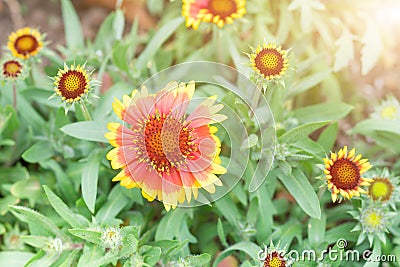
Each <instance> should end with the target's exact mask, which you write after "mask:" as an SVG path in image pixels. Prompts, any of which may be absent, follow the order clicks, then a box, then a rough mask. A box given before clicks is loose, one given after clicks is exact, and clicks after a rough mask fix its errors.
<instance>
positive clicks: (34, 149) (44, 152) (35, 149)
mask: <svg viewBox="0 0 400 267" xmlns="http://www.w3.org/2000/svg"><path fill="white" fill-rule="evenodd" d="M53 155H54V152H53V149H52V147H51V146H50V145H49V142H48V141H39V142H37V143H36V144H34V145H33V146H31V147H30V148H28V150H26V151H25V152H24V153H23V154H22V158H23V159H24V160H25V161H27V162H29V163H37V162H39V161H42V160H46V159H49V158H51V157H52V156H53Z"/></svg>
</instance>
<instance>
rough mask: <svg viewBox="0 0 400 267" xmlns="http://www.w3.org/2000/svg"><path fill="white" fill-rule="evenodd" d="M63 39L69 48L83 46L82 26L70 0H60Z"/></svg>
mask: <svg viewBox="0 0 400 267" xmlns="http://www.w3.org/2000/svg"><path fill="white" fill-rule="evenodd" d="M61 11H62V16H63V20H64V27H65V29H64V31H65V40H66V43H67V46H68V48H69V49H71V50H74V51H78V50H79V49H82V48H83V47H84V40H85V39H84V38H83V33H82V26H81V23H80V21H79V17H78V14H77V13H76V11H75V8H74V6H73V5H72V2H71V0H61Z"/></svg>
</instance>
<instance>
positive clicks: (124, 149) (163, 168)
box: [106, 81, 226, 211]
mask: <svg viewBox="0 0 400 267" xmlns="http://www.w3.org/2000/svg"><path fill="white" fill-rule="evenodd" d="M194 89H195V83H194V82H193V81H192V82H189V83H188V84H185V83H180V84H178V83H177V82H171V83H169V84H168V85H167V86H166V87H165V88H164V89H163V90H161V91H159V92H158V93H157V94H149V93H148V91H147V88H146V87H144V86H143V87H142V89H141V90H140V91H139V90H134V91H133V92H132V96H130V97H129V96H127V95H125V96H124V97H123V101H122V102H121V101H119V100H118V99H115V102H114V103H113V109H114V111H115V113H116V114H117V115H118V116H119V118H120V119H121V120H123V121H124V122H125V123H126V124H125V125H122V124H120V123H109V124H108V128H109V130H110V131H111V132H109V133H107V134H106V138H107V139H108V140H109V141H110V143H111V144H112V145H113V146H114V147H115V148H114V149H112V150H111V151H110V152H109V153H108V154H107V159H109V160H110V161H111V166H112V168H114V169H120V168H121V169H122V171H121V172H120V173H119V174H118V175H117V176H115V177H114V179H113V181H120V182H121V185H122V186H125V187H127V188H134V187H138V188H141V190H142V195H143V196H144V197H145V198H146V199H147V200H149V201H152V200H154V199H158V200H160V201H162V202H163V204H164V206H165V208H166V210H167V211H168V210H170V209H171V207H172V208H175V207H176V206H177V204H178V202H179V203H183V202H184V201H185V200H187V202H188V203H189V202H190V201H191V199H192V195H193V197H194V198H197V196H198V189H199V188H204V189H205V190H207V191H208V192H209V193H214V192H215V185H222V183H221V181H220V179H219V178H218V177H217V176H216V174H224V173H225V172H226V169H225V168H224V167H222V166H221V165H220V163H221V159H220V157H219V153H220V151H221V143H220V140H219V139H218V137H217V136H215V133H216V132H217V127H215V126H211V124H213V123H218V122H221V121H223V120H224V119H225V118H226V117H225V116H224V115H221V114H217V112H218V111H219V110H221V109H222V108H223V105H222V104H215V101H216V96H214V97H209V98H207V99H206V100H205V101H203V102H202V103H201V104H200V105H199V106H197V108H196V109H195V110H194V111H193V112H192V113H191V114H189V115H187V114H186V109H187V107H188V105H189V103H190V101H191V99H192V96H193V93H194Z"/></svg>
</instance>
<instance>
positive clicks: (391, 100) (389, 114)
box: [371, 96, 400, 120]
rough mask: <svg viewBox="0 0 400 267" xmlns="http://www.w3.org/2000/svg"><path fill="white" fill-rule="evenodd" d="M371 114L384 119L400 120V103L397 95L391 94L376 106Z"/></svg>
mask: <svg viewBox="0 0 400 267" xmlns="http://www.w3.org/2000/svg"><path fill="white" fill-rule="evenodd" d="M371 116H372V117H374V118H378V119H383V120H400V103H399V101H398V100H397V99H396V98H395V97H393V96H389V97H388V98H387V99H386V100H384V101H382V103H381V104H380V105H379V106H377V107H376V108H375V111H374V113H372V115H371Z"/></svg>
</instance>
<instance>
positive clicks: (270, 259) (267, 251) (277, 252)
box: [258, 241, 292, 267]
mask: <svg viewBox="0 0 400 267" xmlns="http://www.w3.org/2000/svg"><path fill="white" fill-rule="evenodd" d="M278 247H279V244H278V245H277V246H275V245H274V244H273V243H272V241H271V243H270V245H269V247H267V246H265V245H264V250H261V251H260V252H259V255H258V258H259V260H261V262H262V263H261V264H262V266H263V267H288V266H291V265H292V260H288V259H287V257H286V256H285V254H286V247H285V248H283V249H280V248H278Z"/></svg>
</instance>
